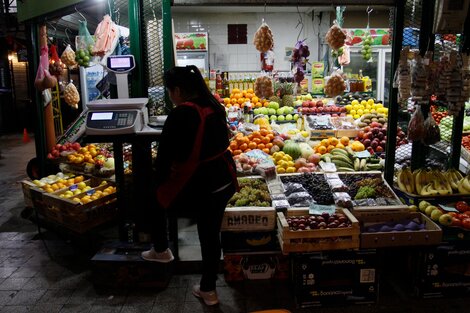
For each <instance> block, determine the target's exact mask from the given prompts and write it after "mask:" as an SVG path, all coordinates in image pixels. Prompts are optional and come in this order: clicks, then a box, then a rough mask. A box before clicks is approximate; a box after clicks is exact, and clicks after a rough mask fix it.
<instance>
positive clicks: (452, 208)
mask: <svg viewBox="0 0 470 313" xmlns="http://www.w3.org/2000/svg"><path fill="white" fill-rule="evenodd" d="M439 206H440V207H441V208H442V209H443V210H444V211H446V212H457V213H459V211H458V210H457V209H456V208H454V207H451V206H448V205H443V204H439Z"/></svg>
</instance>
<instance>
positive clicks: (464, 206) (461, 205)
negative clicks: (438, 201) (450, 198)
mask: <svg viewBox="0 0 470 313" xmlns="http://www.w3.org/2000/svg"><path fill="white" fill-rule="evenodd" d="M455 208H456V209H457V211H459V212H460V213H463V212H465V211H468V210H469V209H470V207H469V206H468V204H467V202H465V201H459V202H457V203H456V204H455Z"/></svg>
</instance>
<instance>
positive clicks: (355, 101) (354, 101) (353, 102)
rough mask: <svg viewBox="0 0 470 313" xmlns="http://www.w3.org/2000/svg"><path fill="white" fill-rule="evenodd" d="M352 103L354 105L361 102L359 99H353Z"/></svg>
mask: <svg viewBox="0 0 470 313" xmlns="http://www.w3.org/2000/svg"><path fill="white" fill-rule="evenodd" d="M351 104H352V105H357V104H359V101H357V100H353V101H351Z"/></svg>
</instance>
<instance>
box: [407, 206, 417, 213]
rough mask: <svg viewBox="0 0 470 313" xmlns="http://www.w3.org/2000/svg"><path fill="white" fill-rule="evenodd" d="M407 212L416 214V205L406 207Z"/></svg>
mask: <svg viewBox="0 0 470 313" xmlns="http://www.w3.org/2000/svg"><path fill="white" fill-rule="evenodd" d="M408 210H410V212H418V211H419V209H418V207H417V206H416V205H414V204H413V205H410V206H409V207H408Z"/></svg>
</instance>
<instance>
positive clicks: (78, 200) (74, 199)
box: [72, 197, 80, 202]
mask: <svg viewBox="0 0 470 313" xmlns="http://www.w3.org/2000/svg"><path fill="white" fill-rule="evenodd" d="M72 201H75V202H80V199H79V198H77V197H75V198H73V199H72Z"/></svg>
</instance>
